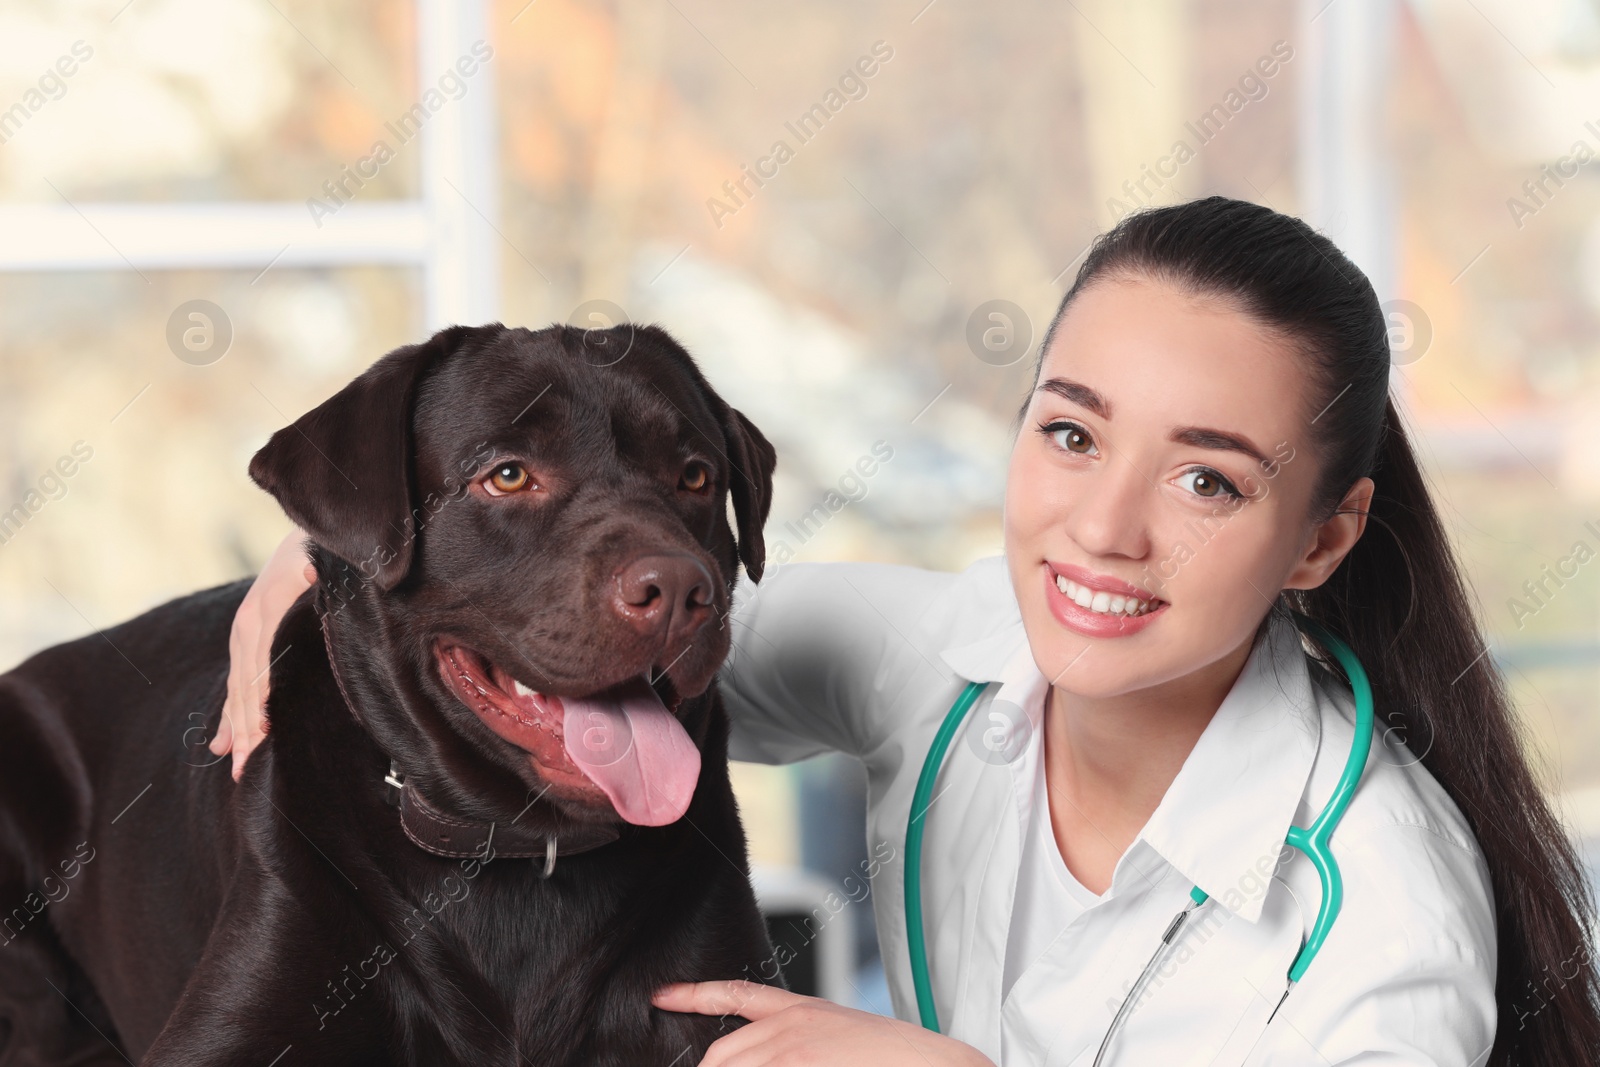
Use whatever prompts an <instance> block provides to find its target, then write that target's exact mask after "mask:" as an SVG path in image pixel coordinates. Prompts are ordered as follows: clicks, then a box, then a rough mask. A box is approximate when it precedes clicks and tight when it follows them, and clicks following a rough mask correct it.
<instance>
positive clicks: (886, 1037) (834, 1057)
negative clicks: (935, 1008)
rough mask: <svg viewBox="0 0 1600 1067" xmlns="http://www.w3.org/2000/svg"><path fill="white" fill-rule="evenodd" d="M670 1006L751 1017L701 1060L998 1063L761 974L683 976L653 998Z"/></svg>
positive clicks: (874, 1065)
mask: <svg viewBox="0 0 1600 1067" xmlns="http://www.w3.org/2000/svg"><path fill="white" fill-rule="evenodd" d="M651 1002H652V1003H654V1004H655V1006H656V1007H658V1008H662V1009H664V1010H666V1011H688V1012H696V1013H698V1014H700V1015H739V1016H742V1017H744V1018H746V1019H749V1020H750V1023H749V1025H747V1026H742V1027H740V1028H739V1029H737V1030H735V1031H733V1032H732V1033H731V1034H729V1035H728V1036H727V1037H723V1038H718V1039H717V1040H716V1041H715V1042H714V1043H713V1044H712V1046H711V1047H710V1048H709V1049H707V1050H706V1055H705V1059H703V1060H701V1061H700V1064H701V1067H791V1065H792V1067H801V1065H807V1064H816V1063H826V1064H829V1065H831V1067H852V1065H860V1067H895V1065H896V1064H904V1065H907V1067H994V1064H993V1063H991V1062H990V1061H989V1059H988V1058H987V1057H985V1056H984V1055H983V1054H982V1053H980V1052H979V1051H978V1050H977V1049H975V1048H973V1047H972V1046H971V1045H963V1044H962V1043H961V1042H959V1041H954V1040H952V1039H950V1038H948V1037H941V1036H939V1035H938V1034H935V1033H933V1032H931V1031H929V1030H924V1029H923V1028H922V1027H920V1026H913V1025H912V1024H911V1023H905V1022H901V1021H900V1020H899V1019H886V1018H884V1017H883V1016H881V1015H871V1014H869V1013H867V1012H864V1011H855V1010H854V1009H851V1008H842V1007H840V1006H839V1005H837V1004H833V1003H831V1002H829V1001H826V1000H818V999H817V998H816V997H803V996H801V995H800V994H798V993H790V992H789V991H788V990H785V989H779V988H777V987H776V986H769V985H761V984H760V983H758V982H742V981H732V982H678V983H675V984H673V985H669V986H663V987H662V988H661V989H659V990H657V991H656V995H655V996H654V997H652V998H651Z"/></svg>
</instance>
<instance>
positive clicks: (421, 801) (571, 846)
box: [317, 603, 622, 877]
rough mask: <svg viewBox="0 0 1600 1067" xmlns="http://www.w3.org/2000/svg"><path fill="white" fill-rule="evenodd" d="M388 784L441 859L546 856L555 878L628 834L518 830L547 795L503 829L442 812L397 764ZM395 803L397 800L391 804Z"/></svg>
mask: <svg viewBox="0 0 1600 1067" xmlns="http://www.w3.org/2000/svg"><path fill="white" fill-rule="evenodd" d="M317 618H318V621H319V622H320V623H321V626H322V643H323V647H324V648H326V649H327V652H328V669H329V670H330V671H332V672H333V681H334V684H335V685H337V686H338V687H339V695H340V696H341V697H342V698H343V699H344V706H345V707H347V708H349V709H350V715H351V716H352V717H353V718H354V719H355V720H356V723H357V724H358V725H361V726H362V727H363V728H365V725H366V724H365V723H362V722H361V714H360V713H359V712H357V711H356V703H355V701H353V700H351V699H350V693H349V691H348V690H346V689H345V687H344V679H343V678H341V677H340V676H339V667H338V663H337V661H336V660H335V658H334V654H333V634H332V633H331V632H330V631H329V629H328V616H327V614H326V613H325V612H323V611H322V610H321V606H320V603H319V604H318V607H317ZM384 781H385V782H386V783H387V784H388V785H389V787H390V788H391V789H392V790H394V791H395V792H397V793H398V794H399V798H398V801H397V803H398V806H399V808H400V827H401V829H403V830H404V831H405V834H406V836H407V837H408V838H410V839H411V841H412V843H413V844H415V845H416V846H417V847H418V848H420V849H423V850H424V851H426V852H431V853H433V854H434V855H435V856H445V857H450V858H467V857H474V858H477V859H480V860H482V861H484V862H485V863H487V862H488V861H489V860H491V859H494V858H496V857H502V856H503V857H507V858H510V859H528V858H530V857H536V856H537V857H543V858H544V868H543V872H542V873H543V874H544V876H545V877H549V875H550V874H551V872H553V871H554V870H555V866H556V857H557V855H561V856H573V855H576V854H578V853H580V852H588V851H590V850H591V849H596V848H600V847H601V846H603V845H609V844H611V842H613V841H615V840H617V838H619V837H621V836H622V832H621V830H620V829H619V828H618V827H617V826H615V825H608V824H585V823H578V824H575V825H574V827H573V829H572V830H570V831H568V832H566V833H563V834H559V835H556V834H547V833H544V832H543V831H540V830H534V829H531V828H529V827H524V826H518V825H517V820H518V819H521V818H522V816H523V815H524V814H525V813H526V812H527V810H528V808H531V807H533V805H534V804H535V803H537V802H538V800H539V797H540V796H543V795H544V794H543V793H540V794H539V796H536V797H534V798H533V800H531V801H529V802H528V805H527V807H524V808H523V809H522V811H520V812H518V813H517V814H516V816H515V817H513V818H512V820H511V821H510V822H508V823H505V824H504V825H501V824H499V823H495V822H483V821H481V820H474V819H464V818H461V817H459V816H455V815H450V814H447V813H446V812H444V811H442V810H441V809H440V808H438V807H436V806H435V805H433V804H432V803H430V802H429V801H428V799H427V798H426V797H424V796H423V795H422V793H421V792H420V791H419V790H418V789H417V788H416V787H415V786H413V785H409V784H408V783H407V782H406V780H405V776H404V775H402V774H401V773H400V769H399V768H398V767H397V766H396V765H395V763H394V761H393V760H391V761H390V762H389V773H388V775H387V776H386V777H385V778H384ZM547 788H548V787H547ZM391 803H396V802H394V801H391Z"/></svg>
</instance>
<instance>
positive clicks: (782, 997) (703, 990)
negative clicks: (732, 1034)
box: [651, 979, 811, 1022]
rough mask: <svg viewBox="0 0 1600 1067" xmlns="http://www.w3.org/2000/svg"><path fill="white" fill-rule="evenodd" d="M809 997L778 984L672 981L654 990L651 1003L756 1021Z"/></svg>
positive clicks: (734, 980)
mask: <svg viewBox="0 0 1600 1067" xmlns="http://www.w3.org/2000/svg"><path fill="white" fill-rule="evenodd" d="M809 999H811V998H809V997H803V996H801V995H800V994H798V993H791V992H789V991H788V990H787V989H779V988H778V987H777V986H770V985H762V984H761V983H760V982H746V981H742V980H739V979H733V980H730V981H725V982H675V983H673V984H672V985H668V986H663V987H661V989H659V990H657V992H656V994H655V996H654V997H652V998H651V1003H653V1004H654V1005H655V1006H656V1007H658V1008H662V1009H664V1010H666V1011H685V1012H693V1013H695V1014H696V1015H738V1016H741V1017H742V1018H745V1019H749V1020H750V1021H751V1022H758V1021H760V1020H762V1019H765V1018H766V1017H767V1016H769V1015H776V1014H777V1013H778V1012H780V1011H782V1010H783V1009H785V1008H792V1007H794V1006H795V1005H797V1004H804V1003H805V1002H806V1001H808V1000H809Z"/></svg>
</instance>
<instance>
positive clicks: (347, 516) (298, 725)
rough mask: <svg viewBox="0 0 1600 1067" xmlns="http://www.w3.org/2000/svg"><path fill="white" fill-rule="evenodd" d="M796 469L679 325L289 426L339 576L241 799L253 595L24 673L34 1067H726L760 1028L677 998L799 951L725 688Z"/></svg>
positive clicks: (0, 790)
mask: <svg viewBox="0 0 1600 1067" xmlns="http://www.w3.org/2000/svg"><path fill="white" fill-rule="evenodd" d="M774 462H775V456H774V452H773V449H772V446H771V445H770V444H768V442H767V441H766V439H765V438H764V437H763V436H762V435H761V433H760V432H759V431H758V430H757V429H756V428H755V427H754V426H753V425H752V424H751V423H750V422H749V421H748V420H747V419H746V418H745V417H744V416H743V415H741V414H740V413H739V412H738V411H735V410H733V409H732V408H730V407H729V406H728V405H727V404H726V403H724V402H723V401H722V400H721V399H720V398H719V397H718V396H717V394H716V393H715V392H713V391H712V389H711V387H710V386H709V385H708V384H707V383H706V381H705V379H704V378H703V377H702V376H701V374H700V372H699V370H698V369H697V368H696V366H695V364H694V362H693V360H692V359H691V358H690V356H689V354H688V353H687V352H685V351H684V350H683V348H681V347H680V346H679V345H678V344H677V343H676V342H674V341H673V339H672V338H671V337H670V336H668V335H667V333H666V332H665V331H663V330H660V329H658V328H655V327H632V326H621V327H615V328H612V329H609V330H604V331H593V330H591V331H583V330H578V329H574V328H570V327H563V326H552V327H549V328H547V329H543V330H539V331H528V330H524V329H507V328H506V327H503V326H501V325H499V324H495V325H490V326H483V327H472V328H468V327H459V326H458V327H452V328H450V329H447V330H444V331H442V332H440V333H438V334H436V335H435V336H434V337H433V338H432V339H430V340H428V341H427V342H426V343H423V344H418V345H413V346H409V347H405V348H401V349H398V350H396V351H394V352H391V353H389V354H388V355H386V356H384V357H383V358H382V359H380V360H378V361H377V363H375V364H374V365H373V366H372V367H371V368H370V369H368V370H367V371H366V372H365V373H363V374H362V375H361V376H360V377H358V378H357V379H356V380H355V381H354V382H352V383H351V384H350V385H349V386H347V387H346V388H344V389H343V390H341V391H340V392H339V393H338V394H336V395H335V396H334V397H332V398H331V399H330V400H328V401H327V402H326V403H324V404H322V405H321V406H320V407H317V408H315V409H314V410H312V411H311V412H309V413H308V414H306V415H305V416H303V417H302V418H300V419H299V420H298V421H296V422H295V423H294V424H293V425H291V426H289V427H286V428H285V429H282V430H280V431H278V432H277V433H276V434H274V435H273V437H272V439H271V440H270V441H269V442H268V443H267V444H266V446H265V447H263V448H262V449H261V451H260V452H258V453H257V454H256V455H255V457H254V459H253V460H252V461H251V463H250V475H251V477H252V478H254V479H255V481H256V482H257V483H258V484H259V485H261V487H262V488H264V489H266V490H267V491H268V492H269V493H271V494H272V495H273V496H274V497H276V498H277V500H278V502H279V503H280V504H281V505H282V507H283V509H284V511H285V512H287V513H288V515H289V516H290V517H291V518H292V519H294V521H295V522H296V523H297V524H299V526H300V527H301V528H302V529H304V530H305V531H307V533H308V534H309V537H310V541H311V546H310V555H311V559H312V562H313V563H314V565H315V567H316V572H317V579H318V580H317V582H316V583H315V584H314V585H313V586H312V587H311V588H310V589H309V590H308V591H307V593H306V595H304V596H303V597H301V599H300V600H299V601H298V602H297V603H296V604H295V605H294V607H292V608H291V609H290V611H289V613H288V615H287V616H286V617H285V618H284V621H283V623H282V625H281V627H280V628H279V630H278V633H277V635H276V637H275V639H274V642H273V646H272V665H271V676H270V691H271V696H270V699H269V702H268V707H267V715H268V721H269V723H270V727H271V731H270V733H269V734H268V736H267V740H266V741H265V742H264V743H263V745H262V746H261V748H260V749H259V750H258V751H257V753H256V754H255V756H254V757H253V758H252V759H251V760H250V762H249V764H248V766H247V767H246V769H245V773H244V775H243V777H242V778H241V780H240V781H239V783H238V784H237V785H235V784H234V783H233V782H232V781H231V780H230V778H229V773H228V766H227V763H226V761H222V762H213V761H212V760H208V759H197V758H196V754H197V753H203V752H204V747H203V744H198V745H197V744H196V743H195V742H196V740H197V739H203V738H205V737H209V736H210V734H211V732H212V731H213V730H214V729H215V727H216V723H217V719H218V716H219V713H220V709H221V705H222V701H223V696H224V685H225V678H226V674H227V669H228V634H229V628H230V624H231V620H232V618H233V615H234V612H235V610H236V609H237V607H238V606H239V602H240V600H241V599H242V598H243V596H244V594H245V591H246V588H247V583H246V582H236V583H233V584H231V585H225V586H221V587H218V588H215V589H210V590H207V591H204V592H200V593H196V594H194V595H192V596H188V597H184V598H181V599H179V600H174V601H172V602H171V603H168V604H165V605H163V606H161V607H158V608H156V609H154V610H153V611H150V612H149V613H147V614H145V615H142V616H140V617H138V618H136V619H133V620H132V621H130V622H126V623H123V624H122V625H120V626H117V627H115V628H114V629H111V630H108V631H105V632H104V633H103V634H97V635H95V636H92V637H85V638H82V639H81V640H77V641H72V642H68V643H66V644H62V645H57V646H55V647H53V648H49V649H46V650H45V651H43V652H40V653H39V654H37V655H35V656H33V657H32V658H30V659H28V660H27V661H26V662H24V663H23V664H22V665H21V666H19V667H17V668H16V669H14V670H12V671H11V672H9V673H8V674H5V675H0V1064H4V1065H17V1064H57V1065H59V1064H69V1063H70V1064H88V1063H94V1064H113V1063H122V1062H124V1061H127V1062H132V1061H135V1060H142V1061H143V1062H145V1063H152V1064H193V1065H200V1064H208V1065H214V1064H228V1065H234V1064H259V1065H260V1067H268V1065H269V1064H280V1065H281V1067H299V1065H303V1064H401V1063H403V1064H440V1063H460V1064H473V1065H479V1064H504V1065H507V1067H510V1065H514V1064H535V1065H538V1067H556V1065H566V1064H571V1065H579V1064H582V1065H595V1064H601V1065H613V1064H614V1065H618V1067H621V1065H629V1067H638V1065H656V1064H658V1065H660V1067H667V1065H669V1064H675V1065H679V1067H688V1065H692V1064H695V1063H697V1062H699V1060H700V1058H701V1055H702V1054H703V1053H704V1051H705V1049H706V1047H707V1046H708V1045H709V1044H710V1043H711V1042H712V1041H713V1040H715V1039H716V1037H717V1036H719V1035H720V1034H721V1033H723V1032H724V1031H725V1029H727V1028H729V1026H730V1025H731V1024H735V1023H736V1022H737V1020H723V1019H717V1018H714V1017H705V1016H696V1015H685V1014H677V1013H671V1012H663V1011H660V1010H658V1009H656V1008H654V1007H653V1006H652V1005H651V1004H650V1002H649V997H650V994H651V992H652V991H653V990H655V989H656V988H657V987H659V986H661V985H662V984H664V983H666V982H668V981H677V980H687V981H699V980H709V979H715V978H738V977H759V976H760V975H763V974H768V973H771V970H772V969H771V968H770V966H764V963H765V961H767V960H769V958H770V956H771V952H772V949H771V946H770V943H769V941H768V937H767V932H766V928H765V925H764V924H763V921H762V917H761V915H760V913H759V912H758V911H757V908H756V902H755V898H754V894H753V893H752V890H751V887H750V882H749V876H748V868H747V860H746V848H745V837H744V831H743V830H742V828H741V826H740V824H739V819H738V814H737V811H736V809H735V805H734V798H733V794H732V791H731V789H730V787H729V781H728V767H727V755H726V750H727V728H728V727H727V718H726V715H725V713H724V710H723V708H722V705H721V704H720V702H719V700H718V697H717V691H716V686H715V677H716V672H717V668H718V666H719V665H720V664H721V663H722V661H723V659H724V658H725V656H726V655H727V652H728V648H729V624H728V620H727V614H728V609H729V599H730V596H731V591H732V585H733V582H734V578H735V575H736V570H737V567H738V566H739V564H740V562H741V561H742V562H743V564H744V566H745V568H746V570H747V571H748V572H749V574H750V576H751V577H752V578H756V579H758V578H759V577H760V574H761V569H762V560H763V554H764V548H763V542H762V535H761V527H762V523H763V521H764V520H765V518H766V514H767V508H768V500H769V496H770V489H771V483H772V471H773V466H774ZM730 498H731V500H732V504H733V513H734V516H735V522H734V525H735V526H736V527H737V534H736V533H735V531H734V530H733V529H732V528H730V525H729V522H728V517H727V504H728V501H729V499H730ZM208 763H210V764H211V765H209V766H208V765H206V764H208Z"/></svg>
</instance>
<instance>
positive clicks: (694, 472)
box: [678, 463, 711, 493]
mask: <svg viewBox="0 0 1600 1067" xmlns="http://www.w3.org/2000/svg"><path fill="white" fill-rule="evenodd" d="M710 484H711V472H710V471H709V470H707V469H706V465H705V464H704V463H691V464H689V465H688V466H687V467H685V468H684V469H683V479H682V480H681V481H679V482H678V488H679V489H687V490H689V492H691V493H698V492H702V491H703V490H704V489H705V488H706V486H708V485H710Z"/></svg>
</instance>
